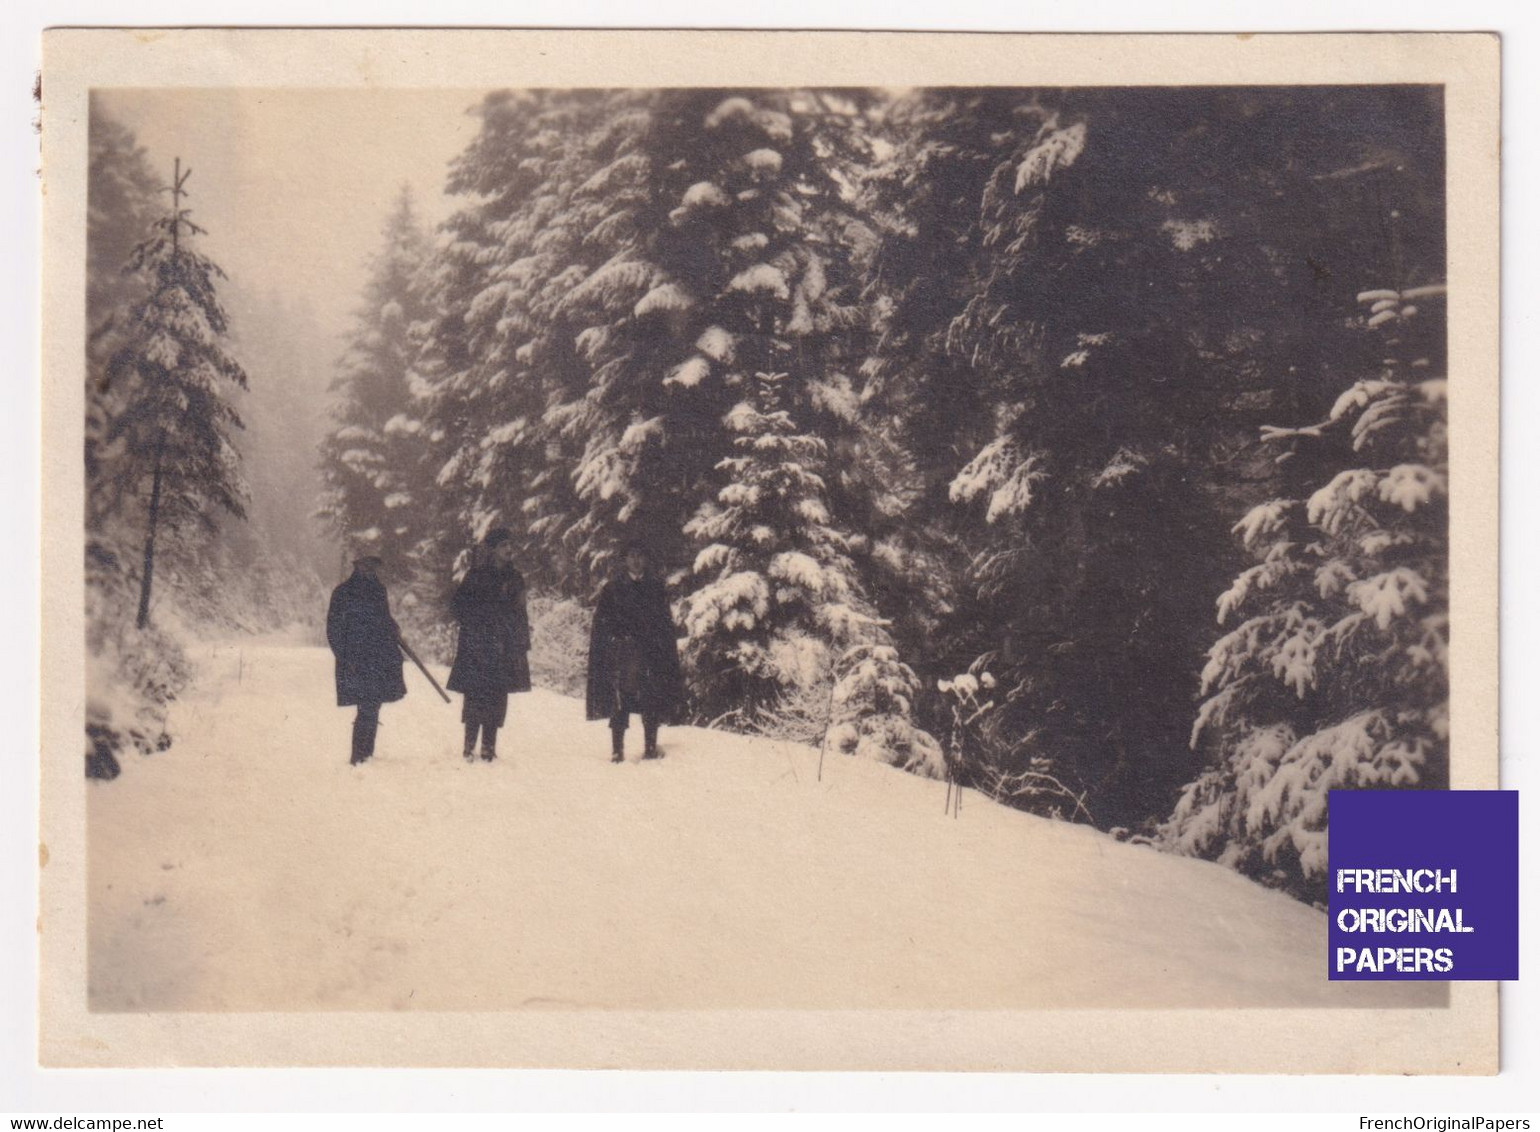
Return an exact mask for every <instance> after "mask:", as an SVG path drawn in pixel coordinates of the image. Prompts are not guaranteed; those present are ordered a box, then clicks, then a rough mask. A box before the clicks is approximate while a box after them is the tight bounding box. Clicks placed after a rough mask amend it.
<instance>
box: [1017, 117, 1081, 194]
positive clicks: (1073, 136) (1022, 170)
mask: <svg viewBox="0 0 1540 1132" xmlns="http://www.w3.org/2000/svg"><path fill="white" fill-rule="evenodd" d="M1084 149H1085V123H1084V122H1076V123H1075V124H1074V125H1073V126H1070V127H1069V128H1068V129H1065V130H1055V131H1054V132H1053V133H1052V134H1050V135H1049V136H1048V138H1047V139H1046V140H1044V141H1043V142H1041V143H1039V144H1038V145H1037V146H1035V147H1033V149H1032V150H1031V151H1030V152H1029V153H1028V154H1027V156H1026V158H1025V159H1023V161H1022V163H1021V164H1020V165H1018V166H1017V167H1016V191H1017V192H1018V193H1020V192H1021V191H1022V190H1023V189H1026V188H1028V187H1030V186H1032V185H1042V184H1046V183H1047V181H1048V179H1049V178H1050V177H1051V176H1053V173H1054V171H1055V170H1057V169H1063V168H1066V167H1068V166H1070V165H1073V164H1074V163H1075V159H1076V158H1077V157H1079V156H1080V153H1081V151H1082V150H1084Z"/></svg>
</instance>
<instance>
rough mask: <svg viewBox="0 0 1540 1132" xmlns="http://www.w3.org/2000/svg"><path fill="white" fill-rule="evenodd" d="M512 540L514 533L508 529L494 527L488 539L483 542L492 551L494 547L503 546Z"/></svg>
mask: <svg viewBox="0 0 1540 1132" xmlns="http://www.w3.org/2000/svg"><path fill="white" fill-rule="evenodd" d="M512 538H513V532H512V531H510V530H509V529H508V528H507V527H493V528H492V529H491V530H490V531H488V532H487V537H486V538H485V539H483V540H482V541H483V542H485V543H486V544H487V549H489V550H490V549H492V548H493V547H497V546H501V545H502V544H503V543H505V542H509V541H511V540H512Z"/></svg>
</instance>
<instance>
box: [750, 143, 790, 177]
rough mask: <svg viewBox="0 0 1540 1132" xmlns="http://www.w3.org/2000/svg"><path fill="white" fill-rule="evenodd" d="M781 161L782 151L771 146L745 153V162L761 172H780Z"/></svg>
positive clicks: (757, 171) (755, 170)
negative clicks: (770, 147)
mask: <svg viewBox="0 0 1540 1132" xmlns="http://www.w3.org/2000/svg"><path fill="white" fill-rule="evenodd" d="M781 162H782V158H781V155H780V153H779V152H778V151H777V150H773V149H769V148H760V149H753V150H750V151H749V152H748V153H745V154H744V155H743V163H744V164H745V165H747V166H748V167H749V168H750V169H752V170H753V171H754V172H756V173H760V174H774V173H779V172H780V171H781Z"/></svg>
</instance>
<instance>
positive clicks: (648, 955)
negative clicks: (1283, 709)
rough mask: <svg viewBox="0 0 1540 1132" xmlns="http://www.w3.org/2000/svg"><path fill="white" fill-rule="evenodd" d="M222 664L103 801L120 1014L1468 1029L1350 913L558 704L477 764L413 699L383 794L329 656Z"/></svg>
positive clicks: (740, 739)
mask: <svg viewBox="0 0 1540 1132" xmlns="http://www.w3.org/2000/svg"><path fill="white" fill-rule="evenodd" d="M199 660H200V677H199V680H198V682H197V685H196V686H195V687H194V689H192V690H191V692H190V693H189V694H188V695H186V696H185V697H184V698H183V699H182V700H181V701H180V702H179V703H178V704H176V705H175V708H174V711H173V714H172V718H171V726H172V729H173V733H174V734H175V735H176V736H177V741H176V744H175V746H174V747H173V748H172V749H171V750H169V751H167V752H164V753H162V754H158V755H155V756H152V757H145V758H140V757H135V758H133V759H132V760H131V761H130V763H129V764H128V765H126V766H125V768H124V773H123V775H122V777H121V778H119V779H118V780H117V781H114V782H95V781H93V782H90V783H88V791H89V801H88V821H89V831H88V842H89V878H88V886H89V900H90V915H89V937H90V938H89V957H90V1004H91V1008H92V1009H93V1010H99V1011H179V1010H182V1011H259V1010H278V1011H282V1010H392V1009H398V1010H399V1009H421V1010H511V1009H519V1008H539V1007H554V1008H563V1007H565V1008H599V1007H622V1008H629V1009H733V1008H825V1009H828V1008H902V1009H940V1010H946V1009H989V1008H1014V1009H1021V1008H1040V1007H1041V1008H1048V1007H1059V1008H1071V1007H1215V1006H1297V1007H1309V1006H1329V1005H1341V1006H1369V1005H1385V1006H1432V1005H1438V1004H1440V1003H1442V1002H1444V1001H1445V990H1444V988H1443V987H1442V986H1441V985H1439V984H1400V985H1391V984H1378V985H1370V984H1346V983H1329V982H1328V981H1327V980H1326V977H1325V971H1326V957H1325V946H1326V944H1325V930H1324V929H1325V921H1324V917H1323V916H1322V915H1321V913H1319V912H1317V911H1314V910H1312V909H1310V908H1307V907H1305V906H1303V905H1301V904H1298V903H1296V902H1295V901H1293V900H1290V899H1288V898H1287V897H1285V896H1282V895H1280V894H1277V893H1274V892H1269V891H1266V890H1264V889H1262V888H1260V887H1258V886H1256V885H1254V884H1252V883H1251V882H1249V881H1247V880H1245V879H1244V878H1242V877H1241V876H1239V875H1237V874H1235V873H1233V872H1231V871H1229V870H1227V869H1224V868H1222V867H1220V866H1218V865H1214V864H1210V863H1206V862H1201V861H1194V860H1188V859H1183V858H1178V857H1174V856H1169V855H1166V854H1162V853H1159V852H1156V851H1155V850H1153V849H1149V848H1144V847H1140V846H1134V845H1128V844H1122V843H1119V842H1117V841H1115V840H1113V839H1112V838H1110V837H1108V836H1106V835H1105V834H1102V833H1099V832H1097V831H1095V830H1093V829H1090V828H1088V827H1085V826H1074V825H1068V824H1065V823H1062V822H1053V821H1049V820H1046V819H1042V818H1038V817H1033V816H1031V815H1028V814H1024V813H1020V812H1017V811H1013V810H1009V809H1006V808H1004V807H1001V806H997V805H994V804H992V803H989V802H987V801H985V800H983V799H982V798H980V797H979V796H978V795H976V794H973V793H970V794H968V795H967V797H966V799H965V800H964V804H963V807H962V812H961V816H960V817H959V818H957V819H955V820H954V819H953V818H951V817H948V816H945V815H944V814H943V794H944V788H943V786H942V784H941V783H940V782H936V781H931V780H925V779H921V778H917V777H914V776H912V775H907V774H904V773H902V772H899V771H896V770H893V769H891V768H888V767H885V766H882V765H879V764H877V763H874V762H871V761H869V760H865V759H852V758H843V757H832V758H831V759H830V761H828V762H827V763H826V765H825V767H824V773H823V778H822V781H819V780H818V777H817V767H818V753H817V752H816V751H815V750H812V749H809V748H806V747H799V746H796V745H792V744H785V743H778V742H772V741H769V740H765V739H755V738H749V737H745V736H739V735H732V734H727V733H722V732H713V731H707V730H704V729H696V728H675V729H666V730H665V731H664V734H663V747H664V750H665V753H666V755H667V757H666V758H665V759H664V760H662V761H661V762H651V763H649V762H637V761H628V762H627V763H626V764H625V765H623V766H613V765H611V764H610V762H609V757H608V738H609V736H608V732H607V730H606V728H605V726H604V724H603V723H588V722H585V721H584V719H583V711H582V705H581V704H580V703H579V702H577V701H575V700H571V699H567V698H564V697H560V696H557V695H555V694H553V693H550V692H545V691H536V692H534V693H532V694H529V695H525V696H516V697H514V699H513V701H512V705H511V710H510V715H509V724H508V727H507V728H506V730H505V731H504V737H503V740H502V742H501V746H502V748H503V752H502V753H503V757H502V759H501V760H500V761H498V762H496V763H492V764H484V763H476V764H473V765H468V764H466V763H465V762H464V761H463V760H462V759H461V758H460V756H459V745H460V739H461V734H460V724H459V713H458V710H457V708H452V707H449V706H446V705H445V704H443V703H442V702H441V701H440V700H438V698H437V697H435V696H434V695H433V694H432V692H431V691H430V689H429V688H428V687H427V685H426V683H425V682H424V681H422V680H421V678H420V676H419V675H418V674H416V673H412V672H409V673H408V674H407V680H408V689H409V694H408V697H407V699H406V700H405V701H404V702H402V703H399V704H393V705H388V706H387V707H386V708H385V710H384V713H383V725H382V727H381V731H380V737H379V744H378V748H377V754H376V757H375V759H374V760H373V761H372V762H370V763H368V764H365V765H363V766H361V767H352V766H349V765H348V761H347V753H348V731H349V725H350V722H351V717H352V711H351V709H348V710H341V709H338V708H337V707H335V706H334V698H333V685H332V669H331V658H330V654H329V653H327V652H326V651H325V650H324V649H318V648H312V647H296V646H293V645H290V644H285V643H281V642H263V641H258V640H253V639H246V640H243V641H237V642H224V643H221V644H219V645H217V646H213V647H211V648H209V649H207V650H206V651H205V652H204V653H203V654H202V655H201V656H200V658H199ZM629 738H630V739H631V752H630V756H629V758H630V759H631V760H635V759H636V756H637V750H636V748H637V747H638V746H639V743H640V736H639V735H638V734H637V733H636V732H634V731H633V732H632V733H631V734H630V736H629Z"/></svg>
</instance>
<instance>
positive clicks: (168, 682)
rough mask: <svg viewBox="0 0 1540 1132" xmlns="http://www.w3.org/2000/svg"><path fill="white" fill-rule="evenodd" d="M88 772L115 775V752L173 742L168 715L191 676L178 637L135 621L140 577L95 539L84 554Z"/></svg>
mask: <svg viewBox="0 0 1540 1132" xmlns="http://www.w3.org/2000/svg"><path fill="white" fill-rule="evenodd" d="M86 563H87V564H86V610H85V612H86V658H87V661H86V727H85V740H86V747H85V759H86V762H85V771H86V776H87V777H89V778H105V779H111V778H116V777H117V776H118V774H119V773H120V772H121V770H122V763H121V761H120V756H122V755H123V754H124V753H125V752H127V751H129V750H135V751H138V752H139V753H140V754H143V755H148V754H153V753H155V752H156V751H164V750H166V749H167V748H169V747H170V746H171V735H170V733H169V732H168V731H167V729H166V713H167V710H168V708H169V706H170V704H171V701H172V700H174V699H175V698H176V697H177V695H178V694H179V693H180V692H181V691H182V690H183V689H184V688H185V687H186V686H187V683H188V681H189V680H190V679H191V677H192V665H191V663H190V662H189V660H188V658H187V654H186V651H185V650H184V649H183V647H182V643H181V641H180V640H179V639H178V638H177V637H176V635H175V634H174V633H173V632H172V631H171V630H169V629H168V628H166V627H165V626H164V625H163V624H161V623H160V622H151V624H150V625H148V626H146V627H145V628H144V629H136V628H135V627H134V609H135V604H134V603H135V591H136V588H137V582H136V581H135V580H134V579H133V578H131V577H129V576H127V575H126V574H125V573H124V572H123V571H122V570H121V569H120V568H119V565H118V559H117V558H116V557H115V556H114V555H113V554H112V553H111V552H110V551H109V550H107V549H106V548H105V547H103V546H102V545H101V544H100V543H95V542H93V543H92V545H91V546H90V547H88V550H87V559H86Z"/></svg>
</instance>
